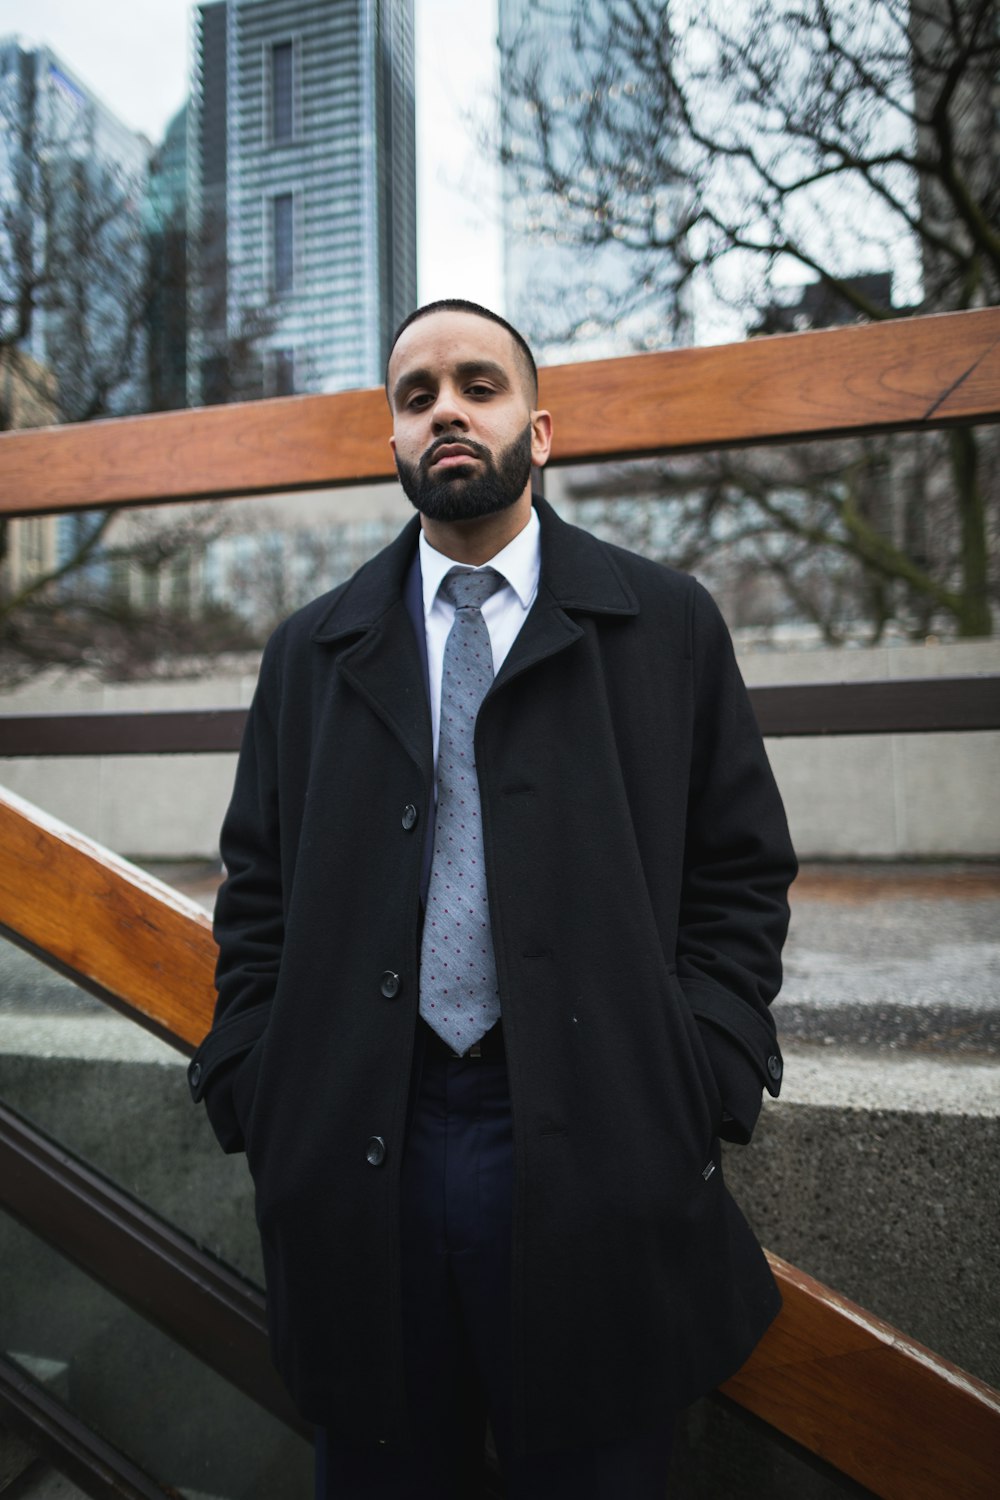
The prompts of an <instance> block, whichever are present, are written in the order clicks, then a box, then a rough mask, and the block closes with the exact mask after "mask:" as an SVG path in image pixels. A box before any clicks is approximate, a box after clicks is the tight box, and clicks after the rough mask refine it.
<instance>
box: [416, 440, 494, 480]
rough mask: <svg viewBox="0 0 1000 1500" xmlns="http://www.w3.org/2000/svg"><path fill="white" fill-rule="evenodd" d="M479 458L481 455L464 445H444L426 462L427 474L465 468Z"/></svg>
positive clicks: (436, 449) (435, 450)
mask: <svg viewBox="0 0 1000 1500" xmlns="http://www.w3.org/2000/svg"><path fill="white" fill-rule="evenodd" d="M478 458H480V455H479V454H478V453H477V452H476V451H475V450H474V449H473V448H469V447H467V446H466V445H465V444H464V443H442V444H441V446H440V447H439V448H435V449H434V451H433V452H432V453H431V454H430V455H429V456H428V458H427V459H426V460H425V466H424V467H425V472H426V473H428V474H429V473H430V472H431V470H432V469H457V468H464V467H465V465H466V464H467V463H469V462H470V461H471V460H474V459H478Z"/></svg>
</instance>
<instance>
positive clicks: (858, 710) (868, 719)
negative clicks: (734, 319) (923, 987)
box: [0, 672, 1000, 759]
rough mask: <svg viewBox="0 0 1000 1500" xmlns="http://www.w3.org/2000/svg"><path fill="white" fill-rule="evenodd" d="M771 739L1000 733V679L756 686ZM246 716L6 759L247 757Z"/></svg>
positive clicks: (171, 712) (8, 722)
mask: <svg viewBox="0 0 1000 1500" xmlns="http://www.w3.org/2000/svg"><path fill="white" fill-rule="evenodd" d="M750 701H751V703H752V704H753V706H754V711H755V713H756V715H757V721H758V723H759V724H760V727H761V730H762V731H763V733H764V734H766V735H769V736H771V737H781V736H795V735H797V736H807V735H828V734H938V733H941V732H954V731H958V730H970V729H1000V674H997V673H990V672H980V673H976V674H975V675H970V676H967V677H912V678H905V677H904V678H895V679H890V680H888V681H874V682H809V683H782V684H780V685H777V686H774V687H751V688H750ZM246 716H247V710H246V709H245V708H214V709H159V710H154V711H152V712H149V711H146V712H130V713H71V714H0V759H4V758H13V757H21V756H63V755H197V754H203V755H211V754H220V753H222V754H225V753H230V754H231V753H232V752H233V751H235V750H238V749H239V745H240V736H241V734H242V732H243V725H244V724H245V723H246Z"/></svg>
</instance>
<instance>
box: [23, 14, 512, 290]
mask: <svg viewBox="0 0 1000 1500" xmlns="http://www.w3.org/2000/svg"><path fill="white" fill-rule="evenodd" d="M191 11H192V5H191V4H190V3H189V0H144V3H143V5H142V7H141V8H140V7H138V6H136V5H135V4H134V3H132V0H102V3H101V4H100V6H96V7H82V6H76V5H67V4H66V3H65V0H0V37H5V36H9V35H19V36H22V37H23V38H24V39H25V40H26V41H29V42H32V43H37V44H40V45H47V46H50V47H52V48H53V50H54V51H56V52H58V53H59V54H60V55H61V56H63V57H64V58H65V59H66V61H67V63H69V64H70V66H71V67H72V68H73V69H74V71H75V72H76V73H77V74H78V75H79V76H80V77H81V79H82V80H83V81H84V82H85V83H86V84H87V86H88V88H90V89H91V90H92V91H93V92H94V93H95V94H96V95H97V96H98V97H99V98H100V99H101V100H102V102H103V103H104V104H106V106H107V107H108V108H109V109H110V110H112V111H113V112H114V113H115V114H116V115H117V116H118V117H119V118H120V119H121V120H122V121H123V122H124V123H125V124H127V125H128V126H130V127H131V128H132V129H136V130H140V131H142V132H143V133H144V134H145V135H146V136H147V137H148V138H149V140H150V143H151V145H152V146H158V145H159V144H160V143H161V142H162V140H163V137H164V135H165V132H166V128H167V126H168V124H169V123H170V121H171V119H172V118H173V117H174V115H175V114H176V113H177V111H178V110H179V109H180V108H181V106H182V105H183V104H184V102H185V99H186V98H187V94H188V88H189V81H190V72H191V56H190V28H191V20H190V17H191ZM415 12H416V100H417V205H418V207H417V226H418V299H419V301H421V302H427V301H431V300H433V299H434V298H436V297H443V296H463V297H470V298H472V299H473V300H474V301H479V302H484V303H486V304H487V305H488V306H493V307H495V308H498V309H502V307H503V304H504V295H503V268H502V235H501V224H500V218H501V208H500V191H499V175H498V171H497V170H496V169H494V168H493V167H492V166H491V165H490V163H489V162H488V161H487V160H486V159H485V158H484V156H483V153H482V152H481V150H480V149H479V144H478V140H477V133H478V132H479V131H480V130H481V129H484V128H485V126H486V120H485V116H484V109H486V108H488V105H489V101H490V100H491V99H492V97H493V96H494V94H495V90H496V72H497V62H496V31H497V25H496V0H486V3H485V4H480V5H476V6H472V7H470V6H468V5H464V6H463V5H462V3H461V0H419V3H418V4H417V5H416V6H415ZM443 38H446V39H447V49H446V54H445V55H446V62H445V63H441V62H440V61H439V59H440V58H441V56H442V46H441V43H442V39H443ZM443 142H447V143H448V150H447V152H444V151H442V149H441V143H443ZM442 226H444V228H445V230H446V232H442Z"/></svg>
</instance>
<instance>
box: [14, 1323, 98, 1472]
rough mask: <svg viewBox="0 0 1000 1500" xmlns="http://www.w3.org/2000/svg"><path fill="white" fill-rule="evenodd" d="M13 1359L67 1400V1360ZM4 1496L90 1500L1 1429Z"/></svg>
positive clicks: (23, 1356)
mask: <svg viewBox="0 0 1000 1500" xmlns="http://www.w3.org/2000/svg"><path fill="white" fill-rule="evenodd" d="M10 1358H11V1359H12V1360H13V1361H14V1362H15V1364H17V1365H19V1366H20V1367H21V1369H22V1370H24V1371H26V1373H27V1374H29V1375H30V1376H31V1377H32V1379H33V1380H36V1381H37V1382H38V1384H39V1385H43V1386H45V1388H46V1389H47V1390H49V1391H51V1392H52V1394H53V1395H54V1396H57V1397H58V1398H59V1399H60V1400H65V1398H66V1395H67V1392H68V1389H69V1367H68V1366H67V1364H66V1362H65V1361H64V1360H59V1359H42V1358H39V1357H38V1356H36V1355H32V1354H21V1353H18V1352H14V1351H12V1352H11V1354H10ZM0 1495H3V1496H4V1497H5V1500H87V1497H86V1495H85V1494H84V1492H83V1490H81V1489H78V1488H77V1486H76V1485H75V1484H73V1483H72V1482H71V1481H70V1480H69V1479H67V1478H66V1476H65V1475H64V1474H60V1473H59V1471H58V1470H57V1469H55V1468H53V1467H52V1465H51V1464H50V1463H49V1462H48V1460H47V1459H46V1458H45V1457H44V1455H43V1454H41V1453H40V1452H39V1450H38V1449H37V1448H36V1447H35V1446H34V1445H33V1444H32V1443H29V1442H27V1441H25V1439H24V1438H22V1437H20V1436H19V1435H18V1434H17V1433H16V1432H11V1431H10V1429H9V1428H6V1427H2V1426H0Z"/></svg>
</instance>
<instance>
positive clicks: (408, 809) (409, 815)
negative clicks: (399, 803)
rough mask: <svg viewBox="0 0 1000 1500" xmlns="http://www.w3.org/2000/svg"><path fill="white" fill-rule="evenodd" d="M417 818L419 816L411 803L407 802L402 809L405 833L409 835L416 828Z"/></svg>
mask: <svg viewBox="0 0 1000 1500" xmlns="http://www.w3.org/2000/svg"><path fill="white" fill-rule="evenodd" d="M419 816H420V814H419V813H418V812H417V809H416V808H415V807H414V805H413V803H412V802H408V803H407V804H406V806H405V807H404V808H403V827H404V828H405V829H406V831H407V833H410V832H411V831H412V830H413V829H414V828H416V826H417V819H418V818H419Z"/></svg>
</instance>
